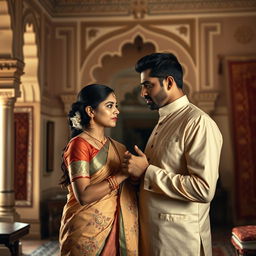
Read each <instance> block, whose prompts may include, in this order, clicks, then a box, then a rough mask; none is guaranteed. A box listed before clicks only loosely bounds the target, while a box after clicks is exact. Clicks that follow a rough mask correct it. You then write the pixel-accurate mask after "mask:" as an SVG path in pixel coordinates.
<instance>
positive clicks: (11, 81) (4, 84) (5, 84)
mask: <svg viewBox="0 0 256 256" xmlns="http://www.w3.org/2000/svg"><path fill="white" fill-rule="evenodd" d="M23 68H24V63H23V62H22V61H20V60H18V59H0V98H17V97H19V96H20V88H19V86H20V77H21V75H22V74H23Z"/></svg>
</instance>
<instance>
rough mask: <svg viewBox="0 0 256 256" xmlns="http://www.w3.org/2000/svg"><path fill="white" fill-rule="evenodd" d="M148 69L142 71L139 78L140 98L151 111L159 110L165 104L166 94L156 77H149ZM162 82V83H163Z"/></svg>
mask: <svg viewBox="0 0 256 256" xmlns="http://www.w3.org/2000/svg"><path fill="white" fill-rule="evenodd" d="M150 72H151V70H150V69H147V70H145V71H143V72H142V73H141V74H140V77H141V84H140V85H141V96H142V97H144V99H145V100H146V103H147V104H148V106H149V108H150V109H151V110H155V109H159V108H161V107H163V106H164V105H165V104H166V100H167V97H168V95H167V93H166V90H165V88H164V86H161V84H160V81H159V79H158V78H157V77H150V76H149V75H150ZM163 82H164V81H163Z"/></svg>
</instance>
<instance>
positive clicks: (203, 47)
mask: <svg viewBox="0 0 256 256" xmlns="http://www.w3.org/2000/svg"><path fill="white" fill-rule="evenodd" d="M220 32H221V30H220V23H201V24H200V47H199V49H200V57H201V58H200V86H201V88H202V89H203V90H211V89H213V88H214V84H213V75H214V71H215V70H216V69H214V66H213V63H214V56H213V52H214V50H213V45H214V44H213V39H214V36H216V35H220Z"/></svg>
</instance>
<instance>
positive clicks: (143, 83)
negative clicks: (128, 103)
mask: <svg viewBox="0 0 256 256" xmlns="http://www.w3.org/2000/svg"><path fill="white" fill-rule="evenodd" d="M146 83H150V81H148V80H146V81H144V82H142V83H140V85H145V84H146Z"/></svg>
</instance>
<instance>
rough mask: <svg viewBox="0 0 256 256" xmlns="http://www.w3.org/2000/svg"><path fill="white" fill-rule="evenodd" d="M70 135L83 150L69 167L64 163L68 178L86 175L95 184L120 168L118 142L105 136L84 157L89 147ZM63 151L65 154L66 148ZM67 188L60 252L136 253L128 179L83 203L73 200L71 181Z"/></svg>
mask: <svg viewBox="0 0 256 256" xmlns="http://www.w3.org/2000/svg"><path fill="white" fill-rule="evenodd" d="M74 139H75V140H77V141H76V148H77V147H78V146H79V147H82V148H83V149H84V148H85V150H82V151H81V152H82V153H81V156H78V157H77V156H76V159H73V162H72V166H73V167H72V168H69V167H70V166H69V167H68V171H69V175H70V177H71V180H72V179H73V180H74V179H76V178H80V177H87V178H90V184H95V183H99V182H101V181H103V180H105V179H106V178H107V177H108V176H110V175H114V174H115V173H117V172H118V171H119V170H120V168H121V161H122V158H123V154H124V152H125V150H126V149H125V147H124V146H123V145H122V144H120V143H118V142H117V141H114V140H112V139H110V138H109V139H108V140H107V142H106V143H105V144H104V146H103V147H102V148H101V149H100V150H99V151H98V152H96V153H95V152H89V154H88V156H87V159H86V160H87V161H84V160H83V158H84V156H85V154H86V153H88V151H93V147H92V146H90V145H88V142H86V141H85V140H84V139H82V138H80V137H75V138H74ZM85 142H86V143H87V144H85ZM70 143H72V140H71V142H70ZM95 150H96V149H95V148H94V151H95ZM66 152H67V155H68V149H67V151H66ZM66 152H65V153H66ZM65 153H64V155H65ZM81 159H82V160H81ZM88 161H89V162H88ZM64 162H65V160H64ZM85 170H87V171H85ZM68 191H69V193H68V195H67V203H66V205H65V206H64V209H63V214H62V219H61V228H60V236H59V241H60V252H61V256H80V255H83V256H96V255H101V256H107V255H113V256H114V255H120V256H123V255H124V256H135V255H138V210H137V197H136V192H135V189H134V187H133V185H132V184H131V183H130V182H129V181H128V180H126V181H124V182H123V183H122V184H120V186H119V189H117V190H114V191H112V192H110V193H109V194H107V195H106V196H104V197H103V198H101V199H100V200H98V201H95V202H93V203H90V204H86V205H80V204H79V203H78V202H77V200H76V198H75V196H74V193H73V191H72V187H71V185H69V186H68Z"/></svg>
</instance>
